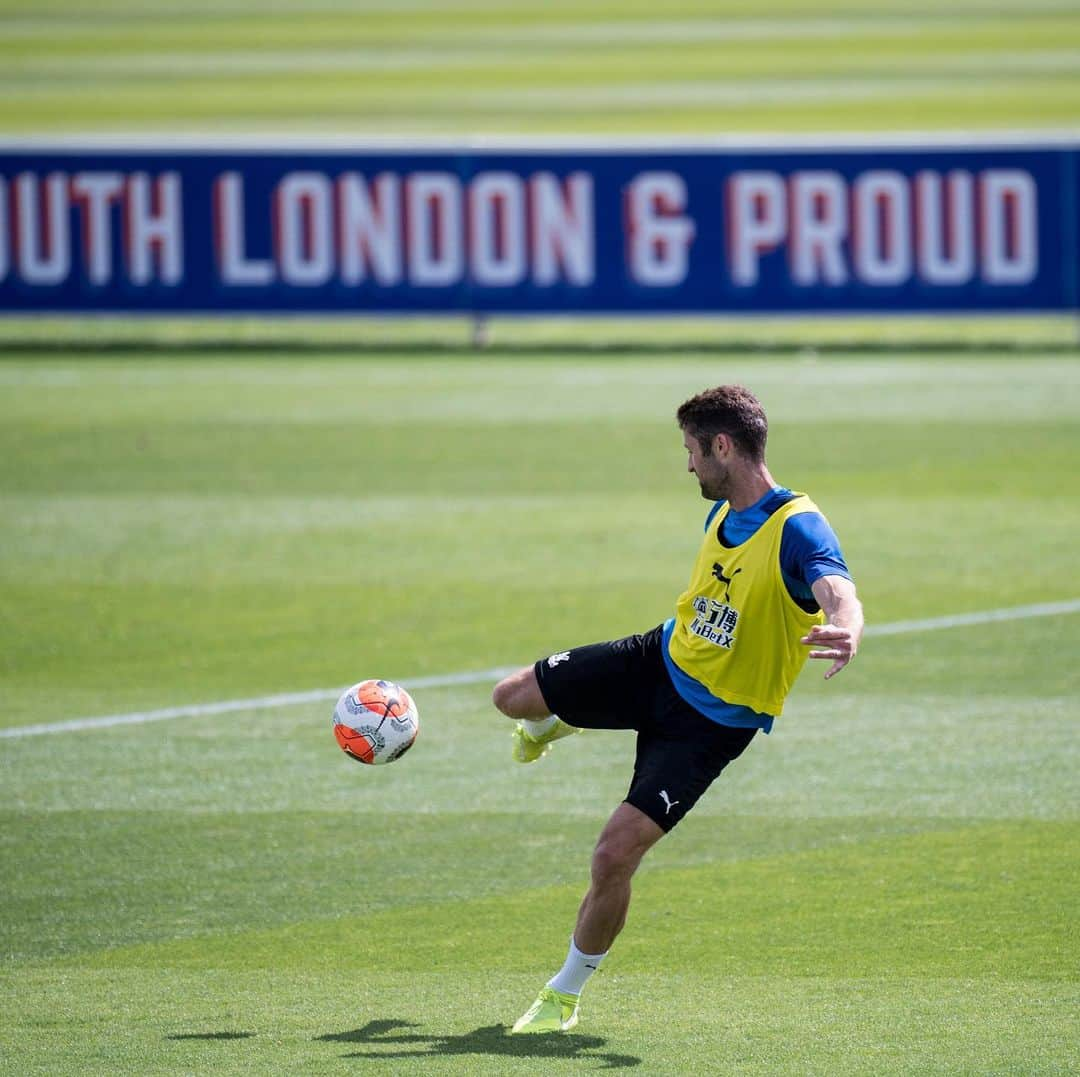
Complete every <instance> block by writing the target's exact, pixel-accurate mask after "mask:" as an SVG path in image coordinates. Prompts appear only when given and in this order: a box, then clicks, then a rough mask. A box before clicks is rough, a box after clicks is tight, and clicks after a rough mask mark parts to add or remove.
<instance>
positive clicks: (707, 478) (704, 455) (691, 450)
mask: <svg viewBox="0 0 1080 1077" xmlns="http://www.w3.org/2000/svg"><path fill="white" fill-rule="evenodd" d="M683 444H684V445H685V446H686V452H687V461H686V470H687V471H689V472H690V473H691V474H692V475H696V476H697V480H698V485H699V486H700V487H701V496H702V497H703V498H705V500H706V501H724V500H726V499H727V496H728V495H727V492H726V491H727V485H728V468H727V466H726V465H725V464H723V463H722V462H721V461H720V458H719V457H718V456H717V455H716V453H715V451H711V450H712V449H713V446H711V445H709V444H708V443H706V444H705V445H702V444H701V442H699V441H698V439H697V438H696V437H694V435H693V434H691V433H690V431H689V430H684V431H683ZM706 449H709V450H710V451H709V452H706Z"/></svg>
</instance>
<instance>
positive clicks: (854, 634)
mask: <svg viewBox="0 0 1080 1077" xmlns="http://www.w3.org/2000/svg"><path fill="white" fill-rule="evenodd" d="M810 590H811V591H813V592H814V598H815V599H817V604H818V605H819V606H820V607H821V608H822V610H824V611H825V621H826V623H825V624H823V625H814V627H813V628H811V629H810V631H809V632H808V633H807V634H806V635H805V636H803V638H802V640H801V642H802V643H805V644H807V646H810V647H815V648H820V649H818V650H813V651H811V652H810V657H811V658H825V659H831V660H832V666H830V668H829V670H828V672H827V673H826V674H825V680H828V679H829V678H830V677H834V676H835V675H836V674H837V673H839V672H840V670H842V669H843V668H844V666H846V665H847V664H848V663H849V662H850V661H851V660H852V659H853V658H854V657H855V652H856V651H857V650H858V649H859V640H860V639H862V631H863V611H862V603H861V602H860V601H859V599H858V596H857V595H856V594H855V584H854V583H852V582H851V580H849V579H847V577H845V576H822V577H820V578H819V579H817V580H815V581H814V582H813V583H812V584H811V585H810Z"/></svg>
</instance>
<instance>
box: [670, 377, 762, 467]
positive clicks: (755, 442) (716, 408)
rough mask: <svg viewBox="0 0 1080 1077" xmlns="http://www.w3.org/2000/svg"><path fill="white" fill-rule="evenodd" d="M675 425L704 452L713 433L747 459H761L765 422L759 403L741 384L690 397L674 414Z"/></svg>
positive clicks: (719, 387)
mask: <svg viewBox="0 0 1080 1077" xmlns="http://www.w3.org/2000/svg"><path fill="white" fill-rule="evenodd" d="M675 417H676V418H677V419H678V421H679V426H680V427H681V428H682V429H683V430H685V431H686V432H687V433H688V434H690V435H692V436H693V437H695V438H697V440H698V442H700V444H701V447H702V448H703V449H704V450H705V451H706V452H707V453H708V452H711V451H712V442H713V439H714V438H715V437H716V435H717V434H727V436H728V437H730V438H731V440H732V441H733V442H735V445H736V447H737V448H738V449H739V450H740V452H742V453H743V455H744V456H748V457H749V458H750V459H751V460H764V459H765V441H766V439H767V438H768V436H769V420H768V419H766V418H765V409H764V408H763V407H762V406H761V401H760V400H758V398H757V397H756V396H754V394H753V393H752V392H750V390H749V389H747V388H745V387H744V386H742V385H718V386H717V387H716V388H715V389H706V390H705V391H704V392H703V393H698V394H697V396H692V397H691V398H690V399H689V400H687V401H686V403H685V404H683V405H682V406H681V407H680V408H679V410H678V411H677V412H676V413H675Z"/></svg>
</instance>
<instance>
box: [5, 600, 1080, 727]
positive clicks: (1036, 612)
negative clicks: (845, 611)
mask: <svg viewBox="0 0 1080 1077" xmlns="http://www.w3.org/2000/svg"><path fill="white" fill-rule="evenodd" d="M1070 613H1080V598H1073V599H1066V600H1064V601H1061V602H1040V603H1036V604H1034V605H1030V606H1012V607H1008V608H1004V609H996V610H977V611H975V612H973V613H955V614H948V615H946V616H943V617H928V618H925V619H923V620H914V621H893V622H891V623H887V624H881V625H870V626H868V627H867V629H866V632H865V635H867V636H899V635H905V634H909V633H914V632H933V631H937V630H940V629H947V628H962V627H964V626H968V625H980V624H994V623H996V622H1001V621H1020V620H1026V619H1029V618H1032V617H1054V616H1059V615H1065V614H1070ZM515 668H516V667H514V666H498V667H496V668H494V669H484V670H473V671H465V672H460V673H442V674H435V675H434V676H429V677H408V678H404V680H405V682H406V683H407V684H408V685H409V687H410V688H446V687H449V686H451V685H455V684H482V683H483V682H485V681H494V680H498V678H500V677H504V676H506V675H507V674H508V673H511V672H513V670H514V669H515ZM345 687H346V686H344V685H343V686H342V687H340V688H317V689H313V690H312V691H309V692H286V693H282V694H279V695H273V696H260V697H257V698H254V699H230V700H219V701H217V702H213V703H196V704H191V705H188V706H183V707H165V708H162V709H160V710H152V711H134V712H132V713H130V714H106V715H102V716H100V717H96V718H72V719H70V720H69V721H65V722H45V723H41V724H39V725H24V726H15V727H13V728H11V729H0V739H14V738H19V737H35V736H42V735H44V734H48V733H72V732H79V731H83V730H87V729H108V728H111V727H113V726H122V725H142V724H143V723H146V722H164V721H168V720H170V719H173V718H205V717H210V716H213V715H217V714H230V713H232V712H234V711H244V710H265V709H268V708H274V707H292V706H298V705H300V704H304V703H322V702H325V701H326V700H329V699H336V698H337V696H338V695H340V694H341V692H343V691H344V690H345Z"/></svg>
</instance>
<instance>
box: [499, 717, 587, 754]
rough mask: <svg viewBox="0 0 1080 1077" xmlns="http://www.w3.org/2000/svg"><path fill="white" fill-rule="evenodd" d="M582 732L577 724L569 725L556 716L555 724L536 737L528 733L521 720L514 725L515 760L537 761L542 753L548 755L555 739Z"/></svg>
mask: <svg viewBox="0 0 1080 1077" xmlns="http://www.w3.org/2000/svg"><path fill="white" fill-rule="evenodd" d="M580 732H581V730H580V729H578V727H577V726H573V725H567V724H566V723H565V722H564V721H563V720H562V719H561V718H556V719H555V724H554V725H553V726H552V727H551V728H550V729H549V730H548V731H547V732H546V733H545V734H544V735H543V736H542V737H534V736H532V735H531V734H529V733H526V732H525V727H524V726H523V725H522V724H521V723H520V722H519V723H518V724H517V725H516V726H515V727H514V762H515V763H535V762H536V761H537V760H538V759H539V758H540V757H541V756H542V755H547V753H548V752H549V751H550V750H551V745H552V744H553V743H554V742H555V741H557V740H562V738H563V737H571V736H573V735H574V734H575V733H580Z"/></svg>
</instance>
